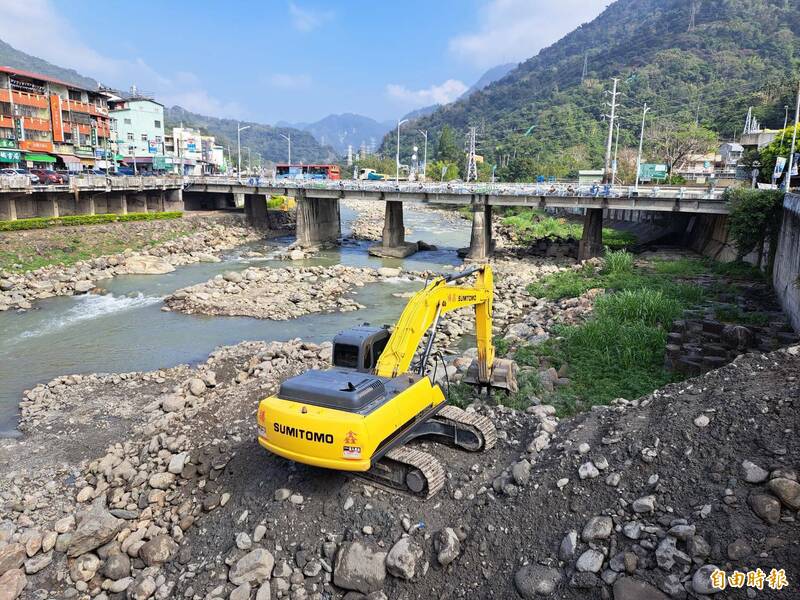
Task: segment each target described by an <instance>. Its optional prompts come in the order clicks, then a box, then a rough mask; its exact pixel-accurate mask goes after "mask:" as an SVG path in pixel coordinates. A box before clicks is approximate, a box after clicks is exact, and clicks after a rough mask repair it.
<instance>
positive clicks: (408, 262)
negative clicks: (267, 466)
mask: <svg viewBox="0 0 800 600" xmlns="http://www.w3.org/2000/svg"><path fill="white" fill-rule="evenodd" d="M341 217H342V231H343V234H344V235H345V236H346V235H347V234H348V233H349V231H350V223H352V221H353V219H354V218H355V217H356V213H355V212H354V211H353V210H351V209H348V208H346V207H344V206H342V209H341ZM405 222H406V225H407V226H408V227H410V228H411V229H412V231H413V233H412V234H411V235H409V239H411V240H418V239H422V240H425V241H426V242H428V243H433V244H436V245H437V246H438V248H439V249H438V250H435V251H430V252H419V253H417V254H415V255H413V256H411V257H409V258H407V259H405V260H397V259H378V258H373V257H370V256H369V255H368V254H367V251H366V249H367V246H368V245H369V243H366V242H360V243H356V244H345V245H343V246H342V247H341V248H337V249H335V250H329V251H324V252H322V253H320V254H319V255H317V256H315V257H314V258H313V259H309V260H305V261H280V260H276V259H274V258H270V257H269V255H268V254H267V256H265V257H264V258H244V257H243V253H244V251H246V250H258V251H264V252H265V254H266V253H267V252H269V251H270V250H274V248H275V246H276V245H278V244H282V245H286V244H289V243H291V242H292V241H293V239H292V238H285V239H282V240H274V239H273V240H269V241H266V242H264V243H256V244H250V245H249V246H248V247H247V248H241V249H236V250H233V251H230V252H228V253H226V254H225V256H223V261H222V262H220V263H198V264H194V265H187V266H184V267H178V268H177V269H176V270H175V271H174V272H172V273H168V274H166V275H125V276H120V277H115V278H113V279H108V280H103V281H101V282H99V283H100V285H101V286H103V287H104V288H105V289H106V290H108V293H107V294H105V295H95V294H86V295H82V296H65V297H59V298H48V299H46V300H42V301H39V302H38V303H36V304H35V306H34V309H33V310H29V311H27V312H16V313H15V312H5V313H0V437H6V436H11V435H16V434H17V433H18V432H17V430H16V424H17V413H18V403H19V400H20V398H21V394H22V392H23V390H25V389H29V388H31V387H33V386H34V385H36V384H37V383H42V382H47V381H50V380H51V379H53V378H54V377H58V376H59V375H70V374H76V373H115V372H129V371H150V370H155V369H159V368H167V367H171V366H175V365H177V364H181V363H190V364H191V363H196V362H199V361H204V360H205V359H206V358H207V356H208V354H209V353H210V352H212V351H213V350H214V348H216V347H217V346H222V345H230V344H236V343H238V342H241V341H244V340H268V341H271V340H280V341H282V340H287V339H291V338H294V337H300V338H303V339H305V340H309V341H315V342H321V341H324V340H328V339H331V338H332V337H333V336H334V335H335V334H336V333H337V332H338V331H340V330H341V329H343V328H345V327H348V326H350V325H355V324H360V323H363V322H369V323H372V324H377V325H381V324H384V323H393V322H394V321H395V320H396V319H397V317H398V316H399V314H400V311H401V310H402V307H403V305H404V304H405V302H406V300H405V299H402V298H396V297H394V296H393V295H392V294H393V293H395V292H400V291H407V290H409V289H417V288H418V287H419V284H418V283H412V282H408V281H405V280H403V279H402V278H398V281H395V282H389V283H376V284H369V285H366V286H364V287H363V288H358V289H357V292H356V296H355V297H356V298H357V300H358V302H359V303H361V304H363V305H365V306H366V308H364V309H362V310H359V311H356V312H352V313H339V314H310V315H305V316H303V317H300V318H298V319H293V320H290V321H268V320H262V319H252V318H247V317H206V316H198V315H184V314H181V313H174V312H164V311H162V310H161V307H162V299H163V298H164V297H165V296H167V295H169V294H171V293H172V292H174V291H175V290H177V289H180V288H182V287H186V286H188V285H193V284H195V283H200V282H203V281H206V280H208V279H210V278H212V277H214V276H215V275H217V274H219V273H222V272H224V271H236V270H243V269H246V268H248V267H251V266H281V265H287V264H291V265H293V266H306V265H332V264H336V263H341V264H345V265H352V266H372V267H380V266H387V267H396V266H401V265H402V266H403V267H404V268H406V269H413V270H425V269H432V270H441V269H444V270H449V268H450V267H451V266H452V265H455V264H459V263H460V262H461V261H460V259H459V258H458V257H457V256H456V249H457V248H460V247H464V246H466V245H468V243H469V223H468V222H467V221H457V222H455V223H454V222H451V221H449V220H447V219H445V218H443V217H442V216H440V215H439V214H438V213H434V212H422V211H413V210H409V209H408V208H407V209H406V214H405Z"/></svg>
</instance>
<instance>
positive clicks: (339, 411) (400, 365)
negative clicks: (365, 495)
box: [258, 265, 517, 498]
mask: <svg viewBox="0 0 800 600" xmlns="http://www.w3.org/2000/svg"><path fill="white" fill-rule="evenodd" d="M472 275H475V276H476V281H475V285H474V286H472V287H466V286H459V285H453V282H455V281H457V280H461V279H464V278H466V277H470V276H472ZM493 297H494V287H493V280H492V271H491V268H490V267H489V266H488V265H484V266H479V267H474V268H471V269H467V270H464V271H462V272H460V273H456V274H453V275H448V276H437V277H436V278H434V279H433V280H432V281H430V282H429V283H427V285H426V286H425V287H424V288H423V289H422V290H421V291H419V292H417V293H416V294H415V295H414V296H413V297H412V298H411V299H410V300H409V302H408V304H407V305H406V307H405V309H404V310H403V313H402V314H401V315H400V319H399V321H398V322H397V325H396V326H395V328H394V330H393V332H392V333H391V334H390V333H389V330H388V329H386V328H378V327H369V326H367V325H362V326H358V327H354V328H351V329H347V330H345V331H343V332H341V333H339V334H338V335H337V336H336V337H335V338H334V340H333V355H332V359H333V367H332V368H330V369H326V370H317V369H314V370H310V371H306V372H305V373H302V374H301V375H298V376H296V377H292V378H290V379H287V380H286V381H284V382H283V383H282V384H281V386H280V389H279V390H278V393H277V394H276V395H274V396H270V397H268V398H265V399H263V400H261V402H260V403H259V406H258V442H259V444H261V446H263V447H264V448H266V449H267V450H269V451H270V452H272V453H274V454H277V455H279V456H282V457H284V458H288V459H290V460H293V461H296V462H300V463H304V464H308V465H314V466H317V467H324V468H328V469H336V470H340V471H350V472H355V473H356V474H358V475H360V476H362V477H365V478H367V479H370V480H372V481H374V482H375V483H378V484H381V485H383V486H385V487H389V488H392V489H396V490H402V491H406V492H410V493H412V494H414V495H417V496H420V497H422V498H429V497H431V496H433V495H434V494H436V492H438V491H439V490H440V489H441V487H442V486H443V485H444V482H445V478H446V476H445V470H444V468H443V467H442V465H441V463H439V462H438V460H437V459H436V458H435V457H433V456H432V455H430V454H428V453H426V452H423V451H422V450H419V449H418V448H416V447H412V446H408V445H406V444H407V443H408V442H409V441H411V440H413V439H415V438H419V437H423V436H424V437H431V438H433V439H436V440H437V441H443V442H445V443H447V444H450V445H452V446H455V447H457V448H461V449H464V450H467V451H470V452H477V451H481V450H489V449H491V448H492V447H493V446H494V444H495V442H496V440H497V434H496V431H495V427H494V425H493V424H492V422H491V421H490V420H489V419H488V418H487V417H485V416H481V415H478V414H476V413H468V412H466V411H464V410H461V409H460V408H458V407H456V406H452V405H448V404H447V402H446V399H445V394H444V392H443V391H442V388H441V387H440V386H439V384H438V383H434V379H435V367H434V369H433V372H431V368H430V366H429V361H430V359H431V351H432V348H433V341H434V336H435V334H436V328H437V325H438V323H439V319H440V318H441V316H442V315H444V314H446V313H448V312H451V311H453V310H457V309H459V308H463V307H467V306H474V307H475V330H476V337H477V345H478V357H477V359H475V361H473V363H472V365H470V368H469V369H468V371H467V373H466V376H465V378H464V381H465V382H467V383H471V384H473V385H477V386H478V387H479V389H480V388H486V390H487V393H491V390H492V388H499V389H504V390H507V391H510V392H514V391H516V390H517V383H516V365H515V364H514V363H513V362H512V361H510V360H508V359H497V358H495V356H494V345H493V344H492V300H493ZM426 332H429V335H428V339H427V341H426V343H425V345H424V348H423V349H422V351H421V354H420V355H419V358H418V360H417V361H416V363H415V364H414V365H413V366H412V362H413V361H414V358H415V356H416V355H417V349H418V347H419V346H420V342H421V341H422V340H423V337H424V336H425V334H426ZM442 363H443V361H442ZM442 366H443V367H444V364H442ZM448 387H449V386H448Z"/></svg>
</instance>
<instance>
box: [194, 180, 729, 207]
mask: <svg viewBox="0 0 800 600" xmlns="http://www.w3.org/2000/svg"><path fill="white" fill-rule="evenodd" d="M186 190H187V191H196V192H213V193H232V194H257V195H273V194H275V195H287V196H295V195H299V194H304V195H305V197H306V198H328V199H356V200H369V201H396V202H423V203H431V204H456V205H469V204H482V205H483V204H487V205H490V206H530V207H535V208H609V209H620V210H642V211H659V212H688V213H704V214H727V213H728V212H729V208H728V204H727V202H726V201H725V199H724V197H723V194H724V190H722V189H714V190H707V189H700V188H677V187H655V186H640V187H639V188H638V190H637V189H635V188H633V187H632V186H631V187H625V186H596V187H590V186H575V187H574V188H573V187H572V186H564V185H560V186H547V185H537V184H508V183H504V184H486V183H476V184H449V183H448V184H437V183H433V184H430V183H425V184H422V183H414V182H400V183H394V182H365V181H353V180H342V181H331V182H293V181H285V180H278V181H276V180H268V179H261V178H251V179H249V180H242V181H239V180H237V179H235V178H222V177H201V178H189V179H188V181H187V187H186Z"/></svg>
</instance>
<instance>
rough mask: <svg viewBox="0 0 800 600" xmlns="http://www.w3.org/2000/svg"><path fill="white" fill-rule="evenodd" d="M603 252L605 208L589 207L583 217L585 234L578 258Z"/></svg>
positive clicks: (579, 245) (585, 257) (582, 258)
mask: <svg viewBox="0 0 800 600" xmlns="http://www.w3.org/2000/svg"><path fill="white" fill-rule="evenodd" d="M602 254H603V209H602V208H587V209H586V215H585V216H584V218H583V236H581V241H580V244H578V260H586V259H587V258H592V257H594V256H601V255H602Z"/></svg>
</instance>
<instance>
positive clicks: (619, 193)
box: [186, 176, 725, 201]
mask: <svg viewBox="0 0 800 600" xmlns="http://www.w3.org/2000/svg"><path fill="white" fill-rule="evenodd" d="M186 183H187V184H189V185H191V184H197V185H231V186H244V187H258V188H273V189H274V188H277V189H309V190H331V191H345V192H347V191H351V192H399V193H411V194H413V193H425V194H434V195H436V194H439V195H447V194H455V195H469V194H485V195H497V196H556V197H561V198H563V197H575V198H592V197H594V198H637V197H638V198H643V199H644V198H665V199H666V198H669V199H676V198H677V199H679V200H710V201H722V200H723V194H724V193H725V188H710V189H698V188H689V187H676V186H639V187H638V189H637V188H635V187H634V186H620V185H578V184H569V183H556V184H551V183H453V182H448V183H436V182H431V183H421V182H402V181H401V182H399V183H395V182H394V181H364V180H349V179H343V180H338V181H296V180H291V179H272V178H265V177H247V178H244V177H243V178H242V179H241V180H240V179H238V178H236V177H227V176H205V177H199V176H195V177H187V178H186Z"/></svg>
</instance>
